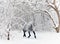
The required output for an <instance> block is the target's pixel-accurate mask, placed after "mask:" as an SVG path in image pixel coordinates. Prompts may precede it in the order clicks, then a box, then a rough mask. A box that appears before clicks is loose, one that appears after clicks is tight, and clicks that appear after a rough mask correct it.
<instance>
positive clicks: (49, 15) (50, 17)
mask: <svg viewBox="0 0 60 44" xmlns="http://www.w3.org/2000/svg"><path fill="white" fill-rule="evenodd" d="M44 12H45V13H47V14H48V15H49V17H50V18H51V20H52V22H53V24H54V26H55V27H56V24H55V23H54V20H53V18H52V17H51V15H50V14H49V13H48V12H47V11H44Z"/></svg>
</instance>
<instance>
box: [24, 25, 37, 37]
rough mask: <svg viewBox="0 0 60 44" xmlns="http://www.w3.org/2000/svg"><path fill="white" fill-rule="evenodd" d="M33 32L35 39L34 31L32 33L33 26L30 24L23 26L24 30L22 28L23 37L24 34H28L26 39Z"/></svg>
mask: <svg viewBox="0 0 60 44" xmlns="http://www.w3.org/2000/svg"><path fill="white" fill-rule="evenodd" d="M31 31H32V32H33V34H34V38H36V33H35V31H34V29H33V25H32V24H29V25H27V24H26V25H25V26H24V28H23V33H24V34H23V37H26V32H28V34H29V36H28V38H30V36H31V34H30V32H31Z"/></svg>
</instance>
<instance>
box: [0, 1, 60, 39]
mask: <svg viewBox="0 0 60 44" xmlns="http://www.w3.org/2000/svg"><path fill="white" fill-rule="evenodd" d="M30 24H32V26H33V30H34V31H35V33H36V39H41V38H44V37H46V39H47V37H48V38H50V37H51V36H52V38H51V39H53V38H54V36H56V37H55V38H54V40H55V39H57V38H58V39H59V40H60V37H59V36H60V32H59V31H60V0H0V39H1V40H20V39H28V38H24V37H23V28H24V27H25V28H26V29H27V28H28V27H29V26H26V25H30ZM33 33H34V32H33ZM33 33H32V32H31V35H32V36H31V37H30V38H29V39H34V36H33ZM26 34H27V37H28V31H27V32H26ZM46 34H47V35H46ZM51 34H52V35H51ZM44 39H45V38H44Z"/></svg>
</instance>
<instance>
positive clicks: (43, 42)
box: [0, 31, 60, 44]
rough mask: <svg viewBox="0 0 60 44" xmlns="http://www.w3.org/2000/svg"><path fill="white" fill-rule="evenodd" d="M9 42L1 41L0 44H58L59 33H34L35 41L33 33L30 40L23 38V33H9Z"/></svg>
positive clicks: (59, 39) (59, 41) (59, 42)
mask: <svg viewBox="0 0 60 44" xmlns="http://www.w3.org/2000/svg"><path fill="white" fill-rule="evenodd" d="M11 34H12V35H11V40H10V41H8V40H1V42H0V43H1V44H5V43H6V44H60V33H56V32H36V35H37V38H36V39H35V38H34V36H33V33H32V32H31V34H32V36H31V37H30V38H27V37H26V38H25V37H24V38H23V32H21V33H20V32H18V31H14V32H11ZM27 36H28V33H27Z"/></svg>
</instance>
